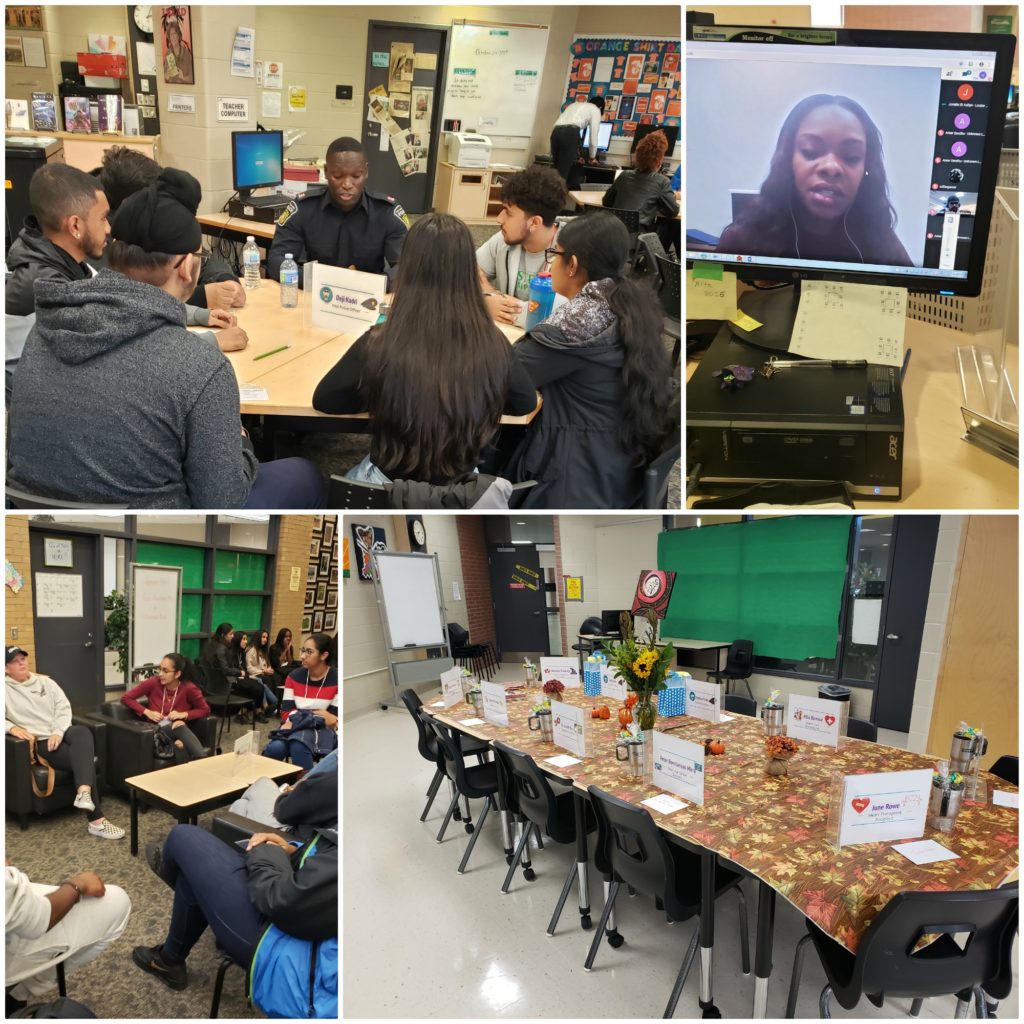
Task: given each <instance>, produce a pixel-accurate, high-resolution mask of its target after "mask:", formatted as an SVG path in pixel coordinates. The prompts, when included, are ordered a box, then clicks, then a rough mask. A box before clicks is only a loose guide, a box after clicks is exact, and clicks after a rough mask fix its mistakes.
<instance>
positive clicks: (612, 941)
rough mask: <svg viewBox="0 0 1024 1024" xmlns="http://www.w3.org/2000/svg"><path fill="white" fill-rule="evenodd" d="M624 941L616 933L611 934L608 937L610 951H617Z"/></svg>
mask: <svg viewBox="0 0 1024 1024" xmlns="http://www.w3.org/2000/svg"><path fill="white" fill-rule="evenodd" d="M625 941H626V940H625V938H623V937H622V936H621V935H620V934H619V933H618V932H612V933H611V935H609V936H608V945H609V946H611V947H612V949H618V948H619V946H621V945H622V944H623V943H624V942H625Z"/></svg>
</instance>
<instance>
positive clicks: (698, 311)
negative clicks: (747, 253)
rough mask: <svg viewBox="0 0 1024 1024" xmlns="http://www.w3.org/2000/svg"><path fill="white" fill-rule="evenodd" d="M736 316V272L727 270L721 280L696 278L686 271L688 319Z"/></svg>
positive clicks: (718, 318)
mask: <svg viewBox="0 0 1024 1024" xmlns="http://www.w3.org/2000/svg"><path fill="white" fill-rule="evenodd" d="M734 316H736V274H735V272H734V271H729V270H727V271H725V273H723V274H722V279H721V280H720V281H715V280H712V279H709V278H706V277H698V278H694V276H693V271H692V270H688V271H687V272H686V319H687V320H732V318H733V317H734Z"/></svg>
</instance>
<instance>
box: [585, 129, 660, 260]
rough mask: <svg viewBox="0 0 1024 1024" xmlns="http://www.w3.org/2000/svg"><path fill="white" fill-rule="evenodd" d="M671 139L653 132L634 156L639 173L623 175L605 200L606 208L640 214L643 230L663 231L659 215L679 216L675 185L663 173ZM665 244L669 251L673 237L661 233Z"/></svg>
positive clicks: (606, 193)
mask: <svg viewBox="0 0 1024 1024" xmlns="http://www.w3.org/2000/svg"><path fill="white" fill-rule="evenodd" d="M667 149H668V139H666V138H665V133H664V132H651V134H650V135H648V136H646V137H645V138H644V139H642V140H641V142H640V144H639V145H638V146H637V147H636V152H635V153H634V154H633V163H634V165H635V168H636V169H635V170H632V171H623V172H622V173H621V174H620V175H619V176H618V177H617V178H616V179H615V181H614V182H613V183H612V187H611V188H610V189H608V191H607V192H605V193H604V195H603V196H602V198H601V202H602V203H603V204H604V205H605V206H610V207H613V208H614V209H616V210H636V211H637V212H638V213H639V214H640V230H641V232H644V231H654V230H656V229H657V228H658V227H660V225H659V223H658V215H659V214H661V215H662V216H663V217H675V215H676V214H677V213H678V212H679V203H678V202H677V201H676V196H675V193H674V192H673V191H672V185H671V184H670V182H669V180H668V178H666V177H665V175H664V174H661V173H660V170H661V162H662V161H663V160H664V159H665V152H666V150H667ZM659 235H660V236H661V240H662V244H664V245H665V247H666V248H668V244H669V242H671V241H672V238H671V233H670V232H669V231H666V232H665V233H662V232H660V231H659Z"/></svg>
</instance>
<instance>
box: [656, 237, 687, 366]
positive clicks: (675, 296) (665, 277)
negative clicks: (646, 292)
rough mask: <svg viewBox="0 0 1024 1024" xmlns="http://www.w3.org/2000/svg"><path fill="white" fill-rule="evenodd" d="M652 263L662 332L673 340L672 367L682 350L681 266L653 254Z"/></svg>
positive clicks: (676, 262)
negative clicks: (657, 281)
mask: <svg viewBox="0 0 1024 1024" xmlns="http://www.w3.org/2000/svg"><path fill="white" fill-rule="evenodd" d="M654 262H655V264H656V266H657V268H658V275H659V278H660V281H661V284H660V285H659V287H658V301H659V302H660V303H661V309H662V312H663V313H664V320H663V327H662V329H663V330H664V332H665V333H666V334H667V335H668V336H669V337H670V338H672V339H673V342H674V344H673V347H672V365H673V366H676V365H678V363H679V356H680V350H681V348H682V337H683V328H682V322H681V321H680V319H679V317H680V315H681V314H682V310H683V295H682V292H683V266H682V264H681V263H679V262H678V261H677V260H674V259H672V257H671V256H659V255H657V254H655V256H654Z"/></svg>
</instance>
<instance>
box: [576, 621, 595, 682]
mask: <svg viewBox="0 0 1024 1024" xmlns="http://www.w3.org/2000/svg"><path fill="white" fill-rule="evenodd" d="M580 632H581V633H590V634H591V635H592V636H597V635H598V634H600V633H601V619H600V618H599V617H598V616H596V615H591V616H590V617H589V618H586V619H584V620H583V622H582V623H581V625H580ZM572 649H573V650H574V651H575V652H576V653H577V654H578V655H579V659H580V678H581V679H582V678H583V659H584V657H589V656H590V655H591V654H593V653H594V651H596V650H597V641H596V640H587V639H586V638H585V637H580V638H579V642H578V643H575V644H573V645H572Z"/></svg>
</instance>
